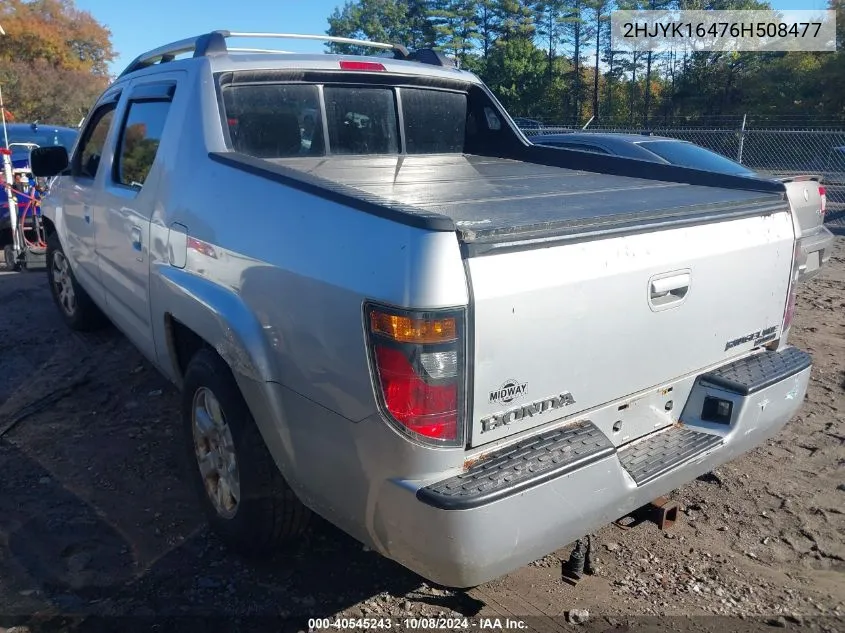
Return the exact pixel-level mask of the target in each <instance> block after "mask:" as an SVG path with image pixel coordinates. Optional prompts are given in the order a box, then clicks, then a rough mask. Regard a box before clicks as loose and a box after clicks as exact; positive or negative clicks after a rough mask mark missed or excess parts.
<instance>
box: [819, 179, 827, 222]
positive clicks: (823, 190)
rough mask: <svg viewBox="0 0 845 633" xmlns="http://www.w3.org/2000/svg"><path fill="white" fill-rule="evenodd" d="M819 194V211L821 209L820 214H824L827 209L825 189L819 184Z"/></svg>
mask: <svg viewBox="0 0 845 633" xmlns="http://www.w3.org/2000/svg"><path fill="white" fill-rule="evenodd" d="M819 196H820V197H821V199H822V209H821V211H822V215H824V214H825V211H827V189H825V188H824V187H822V186H821V185H819Z"/></svg>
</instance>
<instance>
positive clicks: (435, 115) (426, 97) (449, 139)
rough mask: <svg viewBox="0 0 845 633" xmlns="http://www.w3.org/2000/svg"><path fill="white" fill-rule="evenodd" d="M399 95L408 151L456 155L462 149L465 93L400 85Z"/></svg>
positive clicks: (464, 126) (464, 122)
mask: <svg viewBox="0 0 845 633" xmlns="http://www.w3.org/2000/svg"><path fill="white" fill-rule="evenodd" d="M401 98H402V114H403V116H404V119H405V143H406V144H407V148H408V149H407V151H408V153H409V154H450V153H455V154H459V153H461V152H463V151H464V136H465V134H466V121H467V96H466V95H465V94H463V93H460V92H443V91H438V90H422V89H417V88H402V92H401Z"/></svg>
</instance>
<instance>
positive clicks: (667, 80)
mask: <svg viewBox="0 0 845 633" xmlns="http://www.w3.org/2000/svg"><path fill="white" fill-rule="evenodd" d="M829 2H830V8H831V9H834V10H835V11H836V12H837V44H838V50H837V52H835V53H831V52H828V53H810V52H765V53H763V52H692V53H680V52H677V51H670V52H659V53H658V52H650V51H640V52H631V51H622V50H614V48H613V46H611V38H610V15H611V12H612V11H614V10H617V9H619V10H624V9H627V10H637V9H652V10H654V9H685V10H689V9H696V10H707V9H719V10H727V9H754V10H764V9H771V6H770V5H769V4H768V2H765V1H761V0H349V1H347V2H346V3H345V4H344V5H342V6H340V7H338V8H337V9H336V10H335V11H334V12H333V13H332V15H331V16H329V18H328V23H329V27H328V29H327V33H328V34H329V35H336V36H345V37H353V38H357V39H372V40H378V41H388V42H397V43H401V44H405V45H406V46H408V47H410V48H436V49H438V50H441V51H443V52H444V53H445V54H447V55H448V56H450V57H452V58H454V59H455V60H457V62H458V64H459V65H460V67H462V68H465V69H467V70H471V71H473V72H475V73H477V74H478V75H479V76H480V77H481V78H482V79H483V80H484V81H485V82H486V83H487V84H488V85H489V86H490V87H491V89H492V90H493V91H494V92H495V93H496V95H497V97H499V99H500V100H501V101H502V102H503V104H504V105H505V107H506V108H507V109H508V110H509V111H510V112H511V114H513V115H515V116H523V117H530V118H537V119H540V120H542V121H544V122H546V123H558V124H564V125H583V124H584V123H586V122H587V121H588V120H589V119H590V118H591V117H594V121H598V122H613V123H616V124H624V125H631V126H649V125H651V124H654V123H656V122H658V121H660V120H668V119H671V120H673V121H678V120H679V119H680V120H689V121H696V120H701V119H703V118H706V117H714V116H727V115H740V114H743V113H747V112H749V113H753V114H756V115H758V116H766V115H779V116H783V115H799V116H803V117H806V118H816V119H822V118H823V119H826V120H830V119H834V118H841V119H843V120H845V50H843V46H845V0H829ZM329 50H332V51H335V52H361V51H359V50H356V48H355V47H354V46H347V45H336V44H333V45H330V46H329Z"/></svg>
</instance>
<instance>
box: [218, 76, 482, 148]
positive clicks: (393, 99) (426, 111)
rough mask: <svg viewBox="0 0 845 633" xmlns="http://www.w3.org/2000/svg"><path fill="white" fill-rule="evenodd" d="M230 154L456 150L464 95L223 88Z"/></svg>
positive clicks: (393, 89)
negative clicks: (231, 152)
mask: <svg viewBox="0 0 845 633" xmlns="http://www.w3.org/2000/svg"><path fill="white" fill-rule="evenodd" d="M221 96H222V102H223V110H224V116H225V124H226V128H227V130H228V133H229V139H230V141H231V147H232V149H233V150H235V151H236V152H240V153H243V154H247V155H250V156H255V157H260V158H271V159H272V158H292V157H308V156H311V157H318V156H328V155H374V154H375V155H398V154H403V153H404V154H460V153H463V152H464V149H465V147H464V144H465V138H466V126H467V108H468V105H467V95H466V94H465V93H462V92H459V91H450V90H445V89H439V88H417V87H405V86H390V85H386V86H381V85H361V84H352V83H349V84H347V83H341V82H336V83H330V82H326V83H324V84H295V83H284V82H267V83H250V84H244V85H239V84H227V85H224V86H222V87H221Z"/></svg>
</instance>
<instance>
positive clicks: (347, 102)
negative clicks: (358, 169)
mask: <svg viewBox="0 0 845 633" xmlns="http://www.w3.org/2000/svg"><path fill="white" fill-rule="evenodd" d="M324 94H325V97H326V120H327V122H328V127H329V144H330V147H331V152H332V154H396V153H398V152H399V130H398V128H397V126H396V99H395V97H394V95H393V90H392V89H391V88H351V87H346V86H341V87H338V86H326V88H325V90H324Z"/></svg>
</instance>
